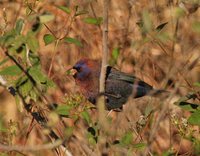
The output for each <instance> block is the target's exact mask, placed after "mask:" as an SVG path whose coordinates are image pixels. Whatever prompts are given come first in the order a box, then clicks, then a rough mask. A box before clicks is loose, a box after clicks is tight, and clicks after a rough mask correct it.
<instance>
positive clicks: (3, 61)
mask: <svg viewBox="0 0 200 156" xmlns="http://www.w3.org/2000/svg"><path fill="white" fill-rule="evenodd" d="M8 60H9V59H8V58H6V59H3V60H2V61H0V66H1V65H3V64H4V63H6V62H7V61H8Z"/></svg>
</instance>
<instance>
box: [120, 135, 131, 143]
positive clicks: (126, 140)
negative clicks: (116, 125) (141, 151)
mask: <svg viewBox="0 0 200 156" xmlns="http://www.w3.org/2000/svg"><path fill="white" fill-rule="evenodd" d="M132 140H133V134H132V132H127V133H126V134H125V135H124V136H123V137H122V139H121V140H120V144H121V145H129V144H131V142H132Z"/></svg>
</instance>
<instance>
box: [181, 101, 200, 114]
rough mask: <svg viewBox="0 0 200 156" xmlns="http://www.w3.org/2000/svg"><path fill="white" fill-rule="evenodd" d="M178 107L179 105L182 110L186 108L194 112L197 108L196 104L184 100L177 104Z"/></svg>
mask: <svg viewBox="0 0 200 156" xmlns="http://www.w3.org/2000/svg"><path fill="white" fill-rule="evenodd" d="M178 106H179V107H181V108H182V109H183V110H187V111H191V112H194V111H196V110H197V109H198V108H199V105H198V104H194V103H189V102H185V101H182V102H180V103H179V104H178Z"/></svg>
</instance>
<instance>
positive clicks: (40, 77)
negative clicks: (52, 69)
mask: <svg viewBox="0 0 200 156" xmlns="http://www.w3.org/2000/svg"><path fill="white" fill-rule="evenodd" d="M28 73H29V74H30V75H31V76H32V78H33V79H34V80H35V81H36V82H37V83H38V84H42V83H46V81H47V78H46V76H45V75H44V74H43V73H42V71H41V69H40V68H39V67H34V66H33V67H31V68H30V69H29V71H28Z"/></svg>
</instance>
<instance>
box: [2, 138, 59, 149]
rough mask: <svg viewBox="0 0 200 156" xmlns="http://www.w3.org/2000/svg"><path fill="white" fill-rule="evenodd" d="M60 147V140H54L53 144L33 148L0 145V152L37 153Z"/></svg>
mask: <svg viewBox="0 0 200 156" xmlns="http://www.w3.org/2000/svg"><path fill="white" fill-rule="evenodd" d="M60 145H62V141H61V140H56V141H55V142H54V143H48V144H45V145H33V146H20V145H3V144H0V150H4V151H39V150H46V149H54V148H56V147H58V146H60Z"/></svg>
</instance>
